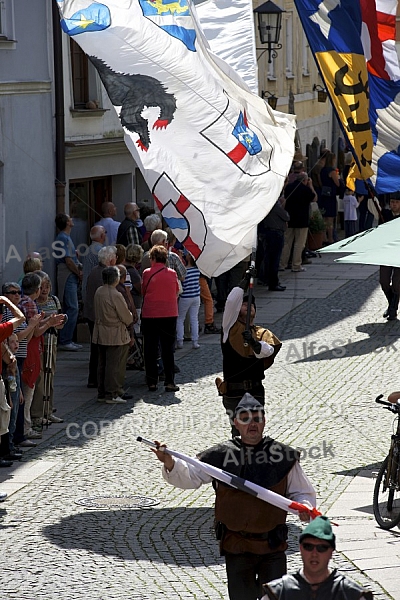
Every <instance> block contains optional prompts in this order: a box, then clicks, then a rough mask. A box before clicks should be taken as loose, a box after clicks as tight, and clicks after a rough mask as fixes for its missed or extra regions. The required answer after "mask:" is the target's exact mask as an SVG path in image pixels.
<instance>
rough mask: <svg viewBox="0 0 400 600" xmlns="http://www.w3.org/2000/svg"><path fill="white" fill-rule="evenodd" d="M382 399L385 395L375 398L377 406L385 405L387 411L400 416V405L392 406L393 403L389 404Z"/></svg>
mask: <svg viewBox="0 0 400 600" xmlns="http://www.w3.org/2000/svg"><path fill="white" fill-rule="evenodd" d="M381 398H383V394H380V395H379V396H378V397H377V398H375V402H376V403H377V404H383V406H384V407H385V408H386V409H387V410H390V411H391V412H392V413H397V414H400V405H399V404H392V403H391V402H388V401H387V400H381Z"/></svg>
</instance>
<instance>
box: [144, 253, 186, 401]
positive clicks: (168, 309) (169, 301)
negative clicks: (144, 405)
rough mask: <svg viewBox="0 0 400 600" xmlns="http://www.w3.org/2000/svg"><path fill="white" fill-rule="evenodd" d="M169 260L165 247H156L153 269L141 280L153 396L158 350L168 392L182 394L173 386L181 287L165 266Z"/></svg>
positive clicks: (146, 366) (146, 347)
mask: <svg viewBox="0 0 400 600" xmlns="http://www.w3.org/2000/svg"><path fill="white" fill-rule="evenodd" d="M167 258H168V252H167V249H166V248H164V246H153V247H152V248H151V250H150V260H151V267H150V269H146V270H145V271H144V272H143V278H142V297H143V305H142V333H143V350H144V363H145V369H146V380H147V385H148V387H149V390H150V391H151V392H153V391H156V390H157V383H158V366H157V358H158V351H159V348H161V358H162V361H163V365H164V373H165V391H166V392H177V391H179V387H178V386H177V385H175V382H174V367H175V365H174V345H175V335H176V319H177V316H178V294H179V284H178V278H177V275H176V272H175V271H174V270H173V269H169V268H168V267H167V266H166V262H167Z"/></svg>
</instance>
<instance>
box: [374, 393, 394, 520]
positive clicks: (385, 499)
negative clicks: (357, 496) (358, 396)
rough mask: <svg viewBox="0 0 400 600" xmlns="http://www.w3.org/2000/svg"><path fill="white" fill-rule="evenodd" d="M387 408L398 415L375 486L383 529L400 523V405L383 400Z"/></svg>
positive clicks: (376, 509) (375, 501) (375, 499)
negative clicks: (387, 451) (394, 430)
mask: <svg viewBox="0 0 400 600" xmlns="http://www.w3.org/2000/svg"><path fill="white" fill-rule="evenodd" d="M381 398H383V395H380V396H378V397H377V398H376V399H375V402H377V403H378V404H383V406H384V407H385V409H386V410H389V411H390V412H392V413H393V414H395V415H396V419H397V425H396V432H395V433H393V434H392V437H391V443H390V449H389V454H388V455H387V457H386V458H385V460H384V461H383V463H382V465H381V468H380V469H379V472H378V476H377V479H376V482H375V487H374V500H373V509H374V516H375V519H376V521H377V523H378V525H379V526H380V527H381V528H382V529H386V530H388V529H392V527H395V526H396V525H398V524H399V523H400V405H399V404H392V403H391V402H387V401H385V400H381Z"/></svg>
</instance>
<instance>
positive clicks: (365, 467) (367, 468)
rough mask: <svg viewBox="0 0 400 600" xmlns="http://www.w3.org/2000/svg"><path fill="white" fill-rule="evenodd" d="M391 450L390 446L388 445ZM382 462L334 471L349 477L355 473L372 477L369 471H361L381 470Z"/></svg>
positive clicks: (336, 473)
mask: <svg viewBox="0 0 400 600" xmlns="http://www.w3.org/2000/svg"><path fill="white" fill-rule="evenodd" d="M388 450H389V447H388ZM382 460H383V459H382ZM381 464H382V463H380V462H377V463H371V464H369V465H360V466H359V467H354V469H346V470H345V471H333V472H334V474H335V475H344V476H349V477H354V475H359V476H360V477H370V474H368V473H361V472H360V471H379V469H380V466H381Z"/></svg>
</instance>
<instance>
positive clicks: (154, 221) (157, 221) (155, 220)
mask: <svg viewBox="0 0 400 600" xmlns="http://www.w3.org/2000/svg"><path fill="white" fill-rule="evenodd" d="M143 225H144V226H145V227H146V233H145V234H144V235H143V239H142V248H143V250H144V251H145V252H147V251H148V250H150V247H151V244H150V236H151V234H152V233H153V231H155V230H156V229H161V226H162V220H161V217H160V215H157V214H156V213H154V214H152V215H148V216H147V217H146V218H145V220H144V221H143Z"/></svg>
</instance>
